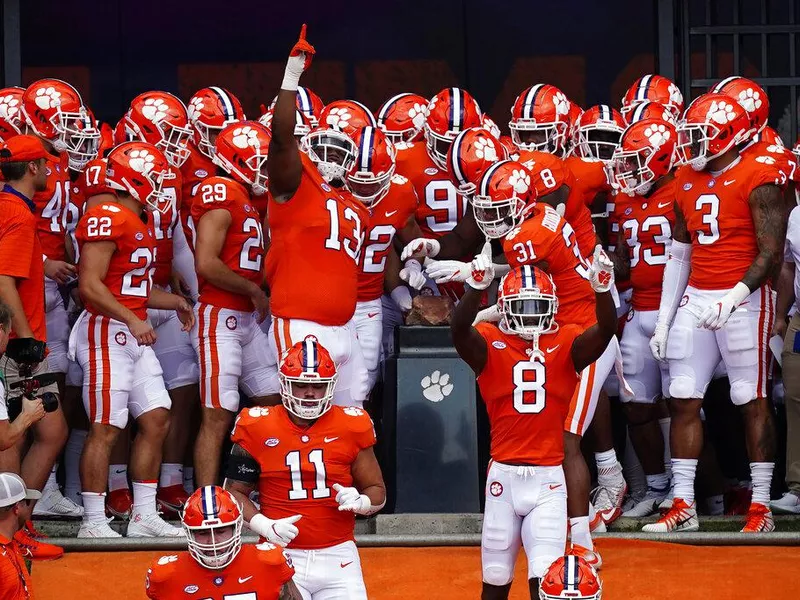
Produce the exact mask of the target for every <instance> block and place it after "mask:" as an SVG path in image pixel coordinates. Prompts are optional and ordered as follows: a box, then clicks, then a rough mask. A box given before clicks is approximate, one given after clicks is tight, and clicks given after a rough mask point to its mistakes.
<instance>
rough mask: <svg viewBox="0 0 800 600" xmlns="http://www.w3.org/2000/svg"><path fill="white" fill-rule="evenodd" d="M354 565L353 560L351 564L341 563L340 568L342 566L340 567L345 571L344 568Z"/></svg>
mask: <svg viewBox="0 0 800 600" xmlns="http://www.w3.org/2000/svg"><path fill="white" fill-rule="evenodd" d="M352 564H353V561H352V560H351V561H350V562H346V563H339V566H340V567H342V568H343V569H344V568H345V567H346V566H347V565H352Z"/></svg>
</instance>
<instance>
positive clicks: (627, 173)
mask: <svg viewBox="0 0 800 600" xmlns="http://www.w3.org/2000/svg"><path fill="white" fill-rule="evenodd" d="M645 153H646V154H645ZM651 156H652V154H651V153H650V151H649V149H642V150H627V151H620V150H617V152H616V153H615V154H614V160H613V162H612V168H613V177H614V183H615V184H616V187H618V188H619V189H620V190H622V191H623V192H624V193H626V194H628V195H629V196H632V195H634V194H639V195H645V194H647V193H648V192H649V191H650V188H651V187H652V185H653V181H654V180H655V179H656V176H655V173H653V171H652V169H650V167H649V163H650V157H651Z"/></svg>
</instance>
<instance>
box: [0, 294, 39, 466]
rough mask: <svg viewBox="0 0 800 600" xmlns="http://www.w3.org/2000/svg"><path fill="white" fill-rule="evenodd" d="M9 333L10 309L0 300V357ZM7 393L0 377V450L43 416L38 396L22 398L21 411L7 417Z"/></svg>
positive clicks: (18, 438) (15, 440)
mask: <svg viewBox="0 0 800 600" xmlns="http://www.w3.org/2000/svg"><path fill="white" fill-rule="evenodd" d="M10 333H11V311H10V310H9V308H8V306H6V305H5V304H3V303H2V302H0V357H2V356H3V354H4V353H5V351H6V345H7V344H8V335H9V334H10ZM7 396H8V393H7V391H6V389H5V385H4V381H3V379H2V377H0V450H8V449H9V448H11V447H12V446H16V444H17V442H19V441H20V440H21V439H22V437H23V436H24V435H25V432H26V431H27V430H28V427H30V426H31V425H33V424H34V423H36V422H37V421H39V420H40V419H41V418H42V417H43V416H44V414H45V413H44V407H43V406H42V401H41V400H40V399H39V398H36V399H34V400H26V399H23V400H22V412H21V413H20V414H19V416H17V417H16V418H15V419H13V420H11V419H9V418H8V410H7V409H6V401H7Z"/></svg>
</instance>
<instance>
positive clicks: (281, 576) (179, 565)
mask: <svg viewBox="0 0 800 600" xmlns="http://www.w3.org/2000/svg"><path fill="white" fill-rule="evenodd" d="M293 576H294V569H293V568H292V566H291V564H290V563H289V562H288V560H287V558H286V556H285V555H284V553H283V551H282V550H281V549H280V548H279V547H277V546H273V545H272V544H269V543H266V542H265V543H263V544H258V545H255V546H253V545H250V544H247V545H243V546H242V549H241V550H240V551H239V554H238V555H237V556H236V558H234V559H233V562H232V563H231V564H229V565H228V566H227V567H225V568H224V569H207V568H205V567H203V566H202V565H200V564H199V563H198V562H197V561H196V560H195V559H194V558H192V557H191V556H190V555H189V553H188V552H181V553H180V554H173V555H167V556H162V557H161V558H159V559H158V560H156V561H155V562H154V563H153V566H151V567H150V568H149V569H148V570H147V576H146V579H145V589H146V592H147V597H148V598H152V599H153V600H174V599H176V598H197V600H231V599H241V600H277V598H278V596H279V594H280V591H281V588H282V587H283V584H285V583H286V582H287V581H289V580H290V579H291V578H292V577H293Z"/></svg>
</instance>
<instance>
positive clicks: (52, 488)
mask: <svg viewBox="0 0 800 600" xmlns="http://www.w3.org/2000/svg"><path fill="white" fill-rule="evenodd" d="M56 471H58V463H56V464H54V465H53V468H52V469H50V475H48V476H47V482H46V483H45V484H44V488H43V489H42V492H44V493H46V492H58V491H59V489H58V481H57V480H56Z"/></svg>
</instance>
